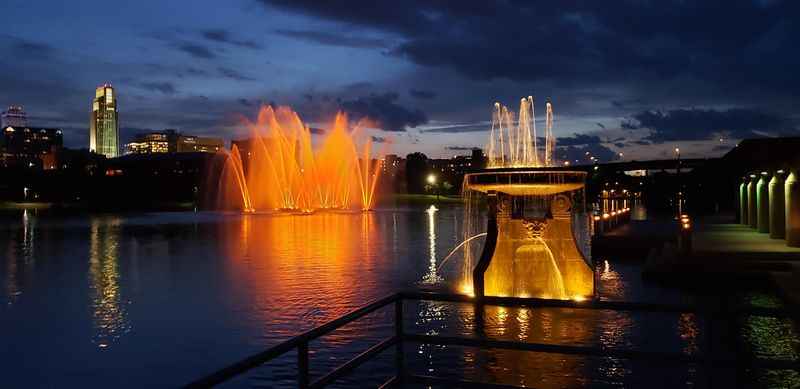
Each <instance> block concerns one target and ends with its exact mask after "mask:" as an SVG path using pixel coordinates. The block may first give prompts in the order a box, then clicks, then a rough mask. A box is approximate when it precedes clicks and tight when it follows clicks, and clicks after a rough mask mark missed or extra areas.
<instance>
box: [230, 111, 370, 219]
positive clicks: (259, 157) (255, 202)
mask: <svg viewBox="0 0 800 389" xmlns="http://www.w3.org/2000/svg"><path fill="white" fill-rule="evenodd" d="M245 124H246V125H247V127H248V128H249V129H250V132H251V137H250V139H249V142H248V145H247V150H240V149H239V147H237V146H236V145H234V146H233V147H231V151H230V153H229V154H228V156H227V158H226V159H225V162H224V166H223V168H222V172H221V175H220V187H219V190H220V192H219V196H218V203H219V204H218V205H219V206H220V207H221V208H223V209H231V208H233V209H242V210H244V211H246V212H250V211H255V210H276V209H285V210H300V211H311V210H317V209H329V208H338V209H350V208H359V209H363V210H368V209H371V208H372V206H373V203H374V198H375V189H376V186H377V182H378V177H379V173H380V170H381V169H380V163H381V161H380V160H378V159H372V156H371V153H372V140H371V138H370V137H367V136H361V135H363V129H364V128H365V127H366V126H368V125H369V123H368V122H366V121H364V120H362V121H359V122H358V124H356V126H355V127H354V128H353V129H352V130H350V129H349V128H348V120H347V115H346V114H344V113H341V112H340V113H338V114H337V115H336V118H335V120H334V122H333V125H332V126H331V129H330V130H328V131H326V133H325V135H323V137H322V139H320V140H319V142H317V143H318V147H316V148H315V147H314V145H313V142H312V136H311V129H310V128H309V127H308V126H307V125H305V124H304V123H303V121H302V120H300V116H298V115H297V113H295V112H294V111H292V110H291V109H290V108H288V107H278V108H276V109H273V108H272V107H271V106H263V107H261V110H260V111H259V113H258V118H257V119H256V121H255V122H252V121H250V120H247V119H245ZM359 138H363V142H362V146H361V147H359V146H358V145H357V144H356V139H359ZM359 151H360V152H361V153H359Z"/></svg>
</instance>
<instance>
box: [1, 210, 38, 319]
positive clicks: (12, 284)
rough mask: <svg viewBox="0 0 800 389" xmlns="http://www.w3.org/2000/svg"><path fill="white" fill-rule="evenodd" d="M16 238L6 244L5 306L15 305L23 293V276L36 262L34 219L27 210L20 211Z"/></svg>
mask: <svg viewBox="0 0 800 389" xmlns="http://www.w3.org/2000/svg"><path fill="white" fill-rule="evenodd" d="M21 227H22V228H21V229H20V230H19V232H18V234H19V235H18V238H17V239H16V240H15V239H11V240H9V242H8V249H7V251H6V253H7V254H6V255H7V259H6V264H5V265H6V269H5V270H6V275H5V277H4V278H5V291H6V296H7V304H8V305H13V304H14V303H16V302H17V301H18V300H19V298H20V296H21V295H22V293H23V291H24V287H23V280H22V278H23V276H24V274H25V273H26V272H27V271H28V270H29V269H30V268H31V267H32V266H33V265H34V264H35V262H36V256H35V254H36V250H35V249H36V245H35V242H36V241H35V239H36V217H34V216H33V214H32V212H31V211H28V210H27V209H25V210H23V211H22V224H21Z"/></svg>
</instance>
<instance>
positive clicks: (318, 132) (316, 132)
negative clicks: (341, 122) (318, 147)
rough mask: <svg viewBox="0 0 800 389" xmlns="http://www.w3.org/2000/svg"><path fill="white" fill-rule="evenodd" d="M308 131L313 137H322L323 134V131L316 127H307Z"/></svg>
mask: <svg viewBox="0 0 800 389" xmlns="http://www.w3.org/2000/svg"><path fill="white" fill-rule="evenodd" d="M308 131H309V132H310V133H312V134H314V135H322V134H324V133H325V130H323V129H321V128H316V127H309V128H308Z"/></svg>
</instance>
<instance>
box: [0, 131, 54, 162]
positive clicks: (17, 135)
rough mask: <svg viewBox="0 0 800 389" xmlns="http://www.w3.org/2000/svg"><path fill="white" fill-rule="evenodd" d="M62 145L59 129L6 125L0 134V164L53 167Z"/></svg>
mask: <svg viewBox="0 0 800 389" xmlns="http://www.w3.org/2000/svg"><path fill="white" fill-rule="evenodd" d="M63 145H64V136H63V134H62V132H61V129H58V128H40V127H14V126H7V127H4V128H3V129H2V134H1V136H0V166H6V167H8V166H27V167H43V168H45V169H55V168H56V167H57V158H56V157H57V155H58V153H59V151H61V148H62V147H63Z"/></svg>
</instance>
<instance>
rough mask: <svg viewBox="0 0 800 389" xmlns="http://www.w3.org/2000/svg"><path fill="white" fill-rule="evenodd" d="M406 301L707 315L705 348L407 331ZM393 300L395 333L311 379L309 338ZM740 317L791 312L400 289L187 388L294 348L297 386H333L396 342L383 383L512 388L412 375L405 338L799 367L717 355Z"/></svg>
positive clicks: (215, 381) (702, 363) (709, 365)
mask: <svg viewBox="0 0 800 389" xmlns="http://www.w3.org/2000/svg"><path fill="white" fill-rule="evenodd" d="M405 301H437V302H451V303H470V304H474V306H475V308H476V315H475V320H476V321H482V320H483V308H484V307H485V306H502V307H515V308H573V309H591V310H612V311H629V312H662V313H676V314H679V313H693V314H697V315H704V316H705V323H706V334H705V339H706V346H705V347H704V349H703V352H702V353H700V354H687V353H684V352H677V351H676V352H665V351H646V350H632V349H616V348H614V349H610V348H603V347H594V346H573V345H557V344H544V343H529V342H517V341H507V340H496V339H490V338H487V337H485V336H484V335H482V334H481V335H480V336H478V337H473V338H465V337H454V336H442V335H426V334H414V333H406V332H405V329H404V325H403V311H404V302H405ZM392 304H394V308H395V313H394V333H393V335H392V336H390V337H388V338H387V339H384V340H383V341H381V342H379V343H378V344H376V345H374V346H372V347H370V348H369V349H367V350H366V351H364V352H362V353H361V354H358V355H357V356H355V357H354V358H352V359H350V360H349V361H347V362H345V363H344V364H342V365H340V366H339V367H337V368H335V369H334V370H332V371H331V372H329V373H327V374H325V375H323V376H322V377H320V378H319V379H317V380H315V381H313V382H312V381H311V380H310V378H311V377H310V375H309V359H308V355H309V342H311V341H313V340H315V339H317V338H319V337H321V336H324V335H326V334H328V333H330V332H332V331H334V330H336V329H338V328H340V327H342V326H344V325H346V324H348V323H351V322H353V321H356V320H358V319H360V318H362V317H364V316H366V315H368V314H370V313H372V312H375V311H377V310H379V309H381V308H384V307H387V306H389V305H392ZM740 315H755V316H766V317H780V318H783V317H793V313H792V312H788V311H785V310H780V309H774V308H757V307H742V308H736V309H725V310H721V309H718V308H714V307H700V308H698V307H697V306H693V305H681V304H660V303H641V302H620V301H601V300H587V301H572V300H547V299H538V298H514V297H491V296H486V297H484V298H483V299H482V300H481V301H476V300H475V299H474V298H472V297H470V296H466V295H457V294H446V293H434V292H400V293H396V294H393V295H390V296H387V297H384V298H382V299H379V300H376V301H374V302H371V303H369V304H367V305H365V306H363V307H361V308H359V309H356V310H354V311H352V312H350V313H348V314H346V315H344V316H341V317H339V318H337V319H334V320H331V321H329V322H327V323H325V324H323V325H321V326H319V327H316V328H314V329H312V330H309V331H306V332H304V333H302V334H300V335H297V336H295V337H293V338H291V339H289V340H286V341H284V342H282V343H279V344H277V345H275V346H273V347H271V348H269V349H267V350H265V351H262V352H260V353H257V354H255V355H252V356H250V357H247V358H245V359H243V360H241V361H239V362H236V363H234V364H232V365H230V366H227V367H225V368H223V369H220V370H218V371H216V372H214V373H212V374H210V375H208V376H206V377H203V378H201V379H198V380H197V381H194V382H192V383H190V384H189V385H187V387H188V388H207V387H212V386H215V385H219V384H222V383H224V382H226V381H228V380H231V379H233V378H234V377H237V376H240V375H242V374H245V373H247V372H248V371H250V370H252V369H255V368H257V367H259V366H261V365H263V364H265V363H267V362H269V361H271V360H273V359H275V358H278V357H280V356H282V355H284V354H286V353H289V352H291V351H296V352H297V384H298V385H297V386H298V387H299V388H303V389H305V388H322V387H324V386H326V385H328V384H331V383H332V382H334V381H335V380H337V379H339V378H341V377H343V376H344V375H346V374H348V373H350V372H351V371H353V370H354V369H356V368H357V367H358V366H360V365H361V364H363V363H364V362H366V361H368V360H370V359H371V358H373V357H375V356H377V355H378V354H379V353H381V352H383V351H385V350H386V349H388V348H390V347H392V346H394V347H395V368H396V372H395V374H394V375H393V376H392V377H391V378H389V379H388V381H386V382H385V383H384V384H383V385H382V387H391V386H393V385H394V384H397V383H401V382H413V383H421V384H427V385H442V384H444V385H456V386H475V387H488V388H492V387H495V388H501V387H502V388H508V387H512V386H509V385H497V384H491V383H483V382H481V383H476V382H472V381H460V380H452V379H445V378H439V377H432V376H423V375H415V374H410V373H408V372H407V371H406V366H405V352H404V344H405V343H406V342H413V343H422V344H434V345H457V346H462V347H475V348H480V349H504V350H520V351H532V352H540V353H555V354H566V355H583V356H595V357H616V358H624V359H631V360H648V361H657V362H661V363H664V362H667V363H677V364H692V365H697V366H699V367H705V369H706V372H707V375H706V376H707V378H708V382H707V384H708V386H709V387H712V386H713V381H712V379H711V378H712V376H713V374H712V372H713V370H712V369H713V368H714V367H740V366H742V363H745V364H746V365H748V366H756V367H762V368H774V369H800V361H796V360H780V359H765V358H746V359H745V358H743V357H742V356H741V355H736V356H734V358H730V357H725V358H720V357H719V356H718V355H715V353H714V349H713V347H712V346H713V336H712V334H713V323H714V321H715V318H716V319H719V318H721V317H726V318H728V317H731V316H740ZM475 327H476V328H482V323H476V326H475Z"/></svg>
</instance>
